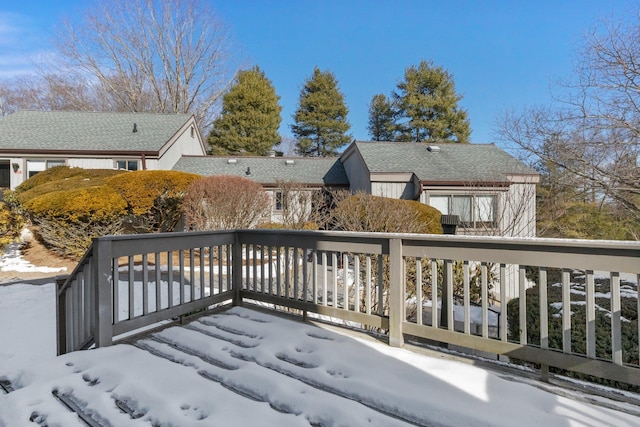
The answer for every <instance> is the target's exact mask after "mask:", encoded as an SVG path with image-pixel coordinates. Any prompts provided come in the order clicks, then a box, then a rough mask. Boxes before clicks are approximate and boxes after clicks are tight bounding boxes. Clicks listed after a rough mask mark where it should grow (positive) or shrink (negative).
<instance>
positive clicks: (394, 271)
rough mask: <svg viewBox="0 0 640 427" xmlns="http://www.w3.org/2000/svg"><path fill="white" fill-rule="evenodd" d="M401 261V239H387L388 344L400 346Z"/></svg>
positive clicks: (402, 286)
mask: <svg viewBox="0 0 640 427" xmlns="http://www.w3.org/2000/svg"><path fill="white" fill-rule="evenodd" d="M403 278H404V271H403V262H402V239H390V240H389V345H390V346H392V347H402V345H403V344H404V337H403V336H402V322H403V321H404V319H405V314H404V299H405V289H404V288H405V284H404V280H403Z"/></svg>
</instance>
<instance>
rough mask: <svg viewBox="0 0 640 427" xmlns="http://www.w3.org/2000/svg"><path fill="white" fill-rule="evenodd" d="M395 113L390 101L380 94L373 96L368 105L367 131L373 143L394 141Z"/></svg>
mask: <svg viewBox="0 0 640 427" xmlns="http://www.w3.org/2000/svg"><path fill="white" fill-rule="evenodd" d="M395 119H396V112H395V110H394V107H393V103H392V101H390V100H388V99H387V97H386V96H384V95H382V94H377V95H374V96H373V98H372V99H371V104H369V125H368V126H367V130H368V131H369V136H371V139H372V140H374V141H395V140H396V133H397V132H396V129H397V126H396V122H395Z"/></svg>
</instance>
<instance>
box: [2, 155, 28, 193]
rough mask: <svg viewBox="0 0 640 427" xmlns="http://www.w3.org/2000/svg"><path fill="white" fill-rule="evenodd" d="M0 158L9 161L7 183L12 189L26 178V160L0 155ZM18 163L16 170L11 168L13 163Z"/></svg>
mask: <svg viewBox="0 0 640 427" xmlns="http://www.w3.org/2000/svg"><path fill="white" fill-rule="evenodd" d="M0 160H8V161H9V185H10V187H9V188H11V189H12V190H15V188H16V187H17V186H18V185H20V184H22V182H23V181H24V180H25V179H26V175H25V174H26V171H25V170H26V169H25V166H26V162H25V160H24V159H23V158H20V157H0ZM14 163H16V164H18V170H17V171H14V170H13V164H14Z"/></svg>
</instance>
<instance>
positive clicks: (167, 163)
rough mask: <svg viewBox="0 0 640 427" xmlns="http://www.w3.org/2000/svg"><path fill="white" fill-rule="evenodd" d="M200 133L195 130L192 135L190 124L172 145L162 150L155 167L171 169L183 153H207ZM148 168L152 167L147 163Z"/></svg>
mask: <svg viewBox="0 0 640 427" xmlns="http://www.w3.org/2000/svg"><path fill="white" fill-rule="evenodd" d="M198 135H199V134H198V132H194V136H193V137H192V136H191V126H188V127H187V128H186V129H185V130H184V131H183V132H182V134H181V135H179V136H178V137H177V139H176V140H175V141H173V143H172V144H171V145H170V146H168V147H167V148H166V149H165V150H163V151H162V152H161V154H160V159H159V160H158V163H157V165H154V168H155V169H164V170H169V169H172V168H173V167H174V166H175V164H176V163H177V162H178V160H180V157H182V156H183V155H184V156H203V155H205V154H207V153H206V152H204V151H203V149H202V144H200V140H199V139H198ZM147 168H148V169H151V167H150V166H149V165H147Z"/></svg>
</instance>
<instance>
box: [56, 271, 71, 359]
mask: <svg viewBox="0 0 640 427" xmlns="http://www.w3.org/2000/svg"><path fill="white" fill-rule="evenodd" d="M68 277H69V276H63V277H62V276H61V277H56V338H57V340H56V341H57V343H58V344H57V346H58V356H60V355H62V354H65V353H67V294H66V293H65V292H61V291H60V288H62V286H63V285H64V283H65V282H66V280H67V278H68Z"/></svg>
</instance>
